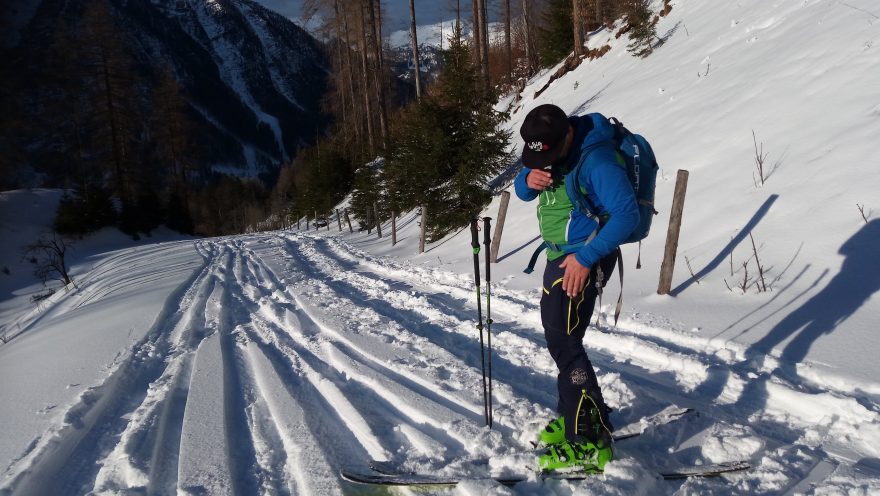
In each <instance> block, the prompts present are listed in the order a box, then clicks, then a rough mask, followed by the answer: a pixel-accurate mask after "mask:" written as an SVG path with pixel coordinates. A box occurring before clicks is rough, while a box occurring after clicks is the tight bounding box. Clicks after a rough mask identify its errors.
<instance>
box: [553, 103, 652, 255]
mask: <svg viewBox="0 0 880 496" xmlns="http://www.w3.org/2000/svg"><path fill="white" fill-rule="evenodd" d="M609 121H610V122H611V124H612V126H614V142H615V145H616V148H617V153H618V154H619V155H620V156H621V157H622V158H623V161H624V164H623V165H624V168H625V169H626V176H627V177H628V178H629V182H630V184H632V186H633V191H634V192H635V195H636V201H637V202H638V204H639V224H638V225H637V226H636V228H635V230H633V232H632V234H630V235H629V237H628V238H626V240H624V241H623V243H622V244H627V243H635V242H641V241H642V240H643V239H645V238H646V237H647V236H648V233H649V232H650V231H651V221H652V220H653V218H654V215H656V214H657V211H656V210H654V189H655V187H656V186H657V171H658V170H659V166H658V165H657V159H656V157H655V156H654V151H653V150H652V149H651V144H650V143H648V140H646V139H645V138H644V137H643V136H642V135H640V134H633V133H632V132H631V131H630V130H629V129H627V128H626V127H624V125H623V123H621V122H620V121H619V120H617V119H616V118H614V117H612V118H610V119H609ZM592 151H593V150H590V149H587V150H585V151H584V152H583V157H582V158H581V160H580V162H578V164H577V165H576V166H575V167H574V168H573V169H572V170H571V171H570V172H569V173H568V174H566V176H565V190H566V193H567V194H568V197H569V198H570V199H571V202H572V203H573V204H574V207H575V208H576V209H578V210H579V211H580V212H581V213H583V214H584V215H586V216H587V217H589V218H591V219H594V220H596V221H597V222H599V221H600V219H599V215H600V214H601V213H602V212H597V211H596V209H595V208H593V207H592V205H590V202H589V200H588V199H587V196H586V195H585V194H584V192H583V190H582V189H581V187H580V184H579V181H578V176H579V174H580V170H581V167H584V166H585V165H587V161H588V159H589V156H590V153H591V152H592ZM599 224H600V225H601V224H602V222H599ZM598 230H599V228H598V227H597V229H596V231H595V232H594V233H593V235H591V236H590V239H592V237H593V236H595V235H596V233H597V232H598ZM587 242H589V241H587ZM640 259H641V257H640ZM640 266H641V263H639V264H638V266H637V267H640Z"/></svg>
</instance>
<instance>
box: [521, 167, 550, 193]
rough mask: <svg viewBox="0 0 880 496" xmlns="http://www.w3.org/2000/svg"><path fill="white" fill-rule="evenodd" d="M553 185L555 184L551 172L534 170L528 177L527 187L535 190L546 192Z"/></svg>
mask: <svg viewBox="0 0 880 496" xmlns="http://www.w3.org/2000/svg"><path fill="white" fill-rule="evenodd" d="M551 184H553V177H552V175H551V174H550V171H545V170H540V169H532V171H531V172H529V175H528V176H526V185H527V186H528V187H530V188H532V189H534V190H538V191H544V190H545V189H546V188H547V187H548V186H550V185H551Z"/></svg>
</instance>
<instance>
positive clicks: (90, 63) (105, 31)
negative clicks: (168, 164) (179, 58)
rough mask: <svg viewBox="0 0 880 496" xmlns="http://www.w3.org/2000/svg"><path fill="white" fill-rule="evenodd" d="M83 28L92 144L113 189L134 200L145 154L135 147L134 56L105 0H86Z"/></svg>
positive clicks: (81, 51)
mask: <svg viewBox="0 0 880 496" xmlns="http://www.w3.org/2000/svg"><path fill="white" fill-rule="evenodd" d="M81 31H82V34H81V36H80V37H79V39H80V41H81V45H80V47H79V50H78V51H79V54H78V55H79V61H80V64H81V66H82V68H83V70H84V75H85V81H86V88H87V92H88V99H89V103H90V108H89V109H88V110H89V112H88V113H89V115H90V116H91V117H92V120H91V133H92V139H93V140H94V146H93V147H92V148H93V150H94V151H95V152H98V153H97V158H98V160H99V161H100V163H101V164H102V165H103V168H104V169H105V170H106V171H107V172H108V173H109V175H110V177H111V178H112V185H113V192H114V193H115V194H116V195H117V196H118V197H119V198H120V200H121V201H122V202H123V203H126V202H127V203H129V204H133V203H135V202H136V195H137V189H138V184H137V180H138V179H139V178H136V177H135V170H134V169H135V166H136V162H137V158H138V157H139V156H140V155H141V154H140V153H137V152H136V150H135V148H136V147H137V146H138V137H139V136H141V135H142V132H143V126H141V123H140V122H139V119H138V115H139V114H140V110H139V104H138V103H139V102H138V100H137V92H136V86H137V84H136V80H135V75H136V71H135V70H134V59H133V58H132V56H131V55H130V54H129V53H128V51H127V50H126V46H127V45H126V42H125V39H124V36H123V34H122V32H121V31H120V29H119V27H118V26H117V25H116V20H115V18H114V16H113V13H112V10H111V7H110V4H109V3H108V1H107V0H91V1H90V2H89V3H88V5H87V7H86V11H85V14H84V15H83V19H82V26H81Z"/></svg>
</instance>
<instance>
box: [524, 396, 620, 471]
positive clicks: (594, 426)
mask: <svg viewBox="0 0 880 496" xmlns="http://www.w3.org/2000/svg"><path fill="white" fill-rule="evenodd" d="M609 411H610V409H609V408H608V407H605V406H604V405H602V406H601V407H600V406H599V405H598V404H597V403H596V401H595V400H594V399H593V398H592V397H591V396H590V395H588V394H587V392H586V391H583V394H582V396H581V401H580V404H579V405H578V410H577V425H576V427H575V437H574V439H573V440H566V438H565V420H564V418H563V417H560V418H558V419H554V420H552V421H550V423H549V424H547V427H546V428H545V429H544V430H543V431H541V434H540V442H541V443H543V444H544V445H546V446H547V449H545V450H544V452H543V453H542V454H540V455H539V456H538V468H539V469H540V470H541V471H543V472H571V471H584V472H587V473H601V472H602V471H603V470H604V469H605V464H606V463H608V462H609V461H610V460H612V459H613V458H614V439H613V437H612V435H611V432H612V430H613V427H612V426H611V422H610V421H609V419H608V412H609Z"/></svg>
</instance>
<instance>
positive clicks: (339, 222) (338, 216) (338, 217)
mask: <svg viewBox="0 0 880 496" xmlns="http://www.w3.org/2000/svg"><path fill="white" fill-rule="evenodd" d="M336 222H337V223H338V224H339V232H342V216H341V215H339V209H338V208H337V209H336Z"/></svg>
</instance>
